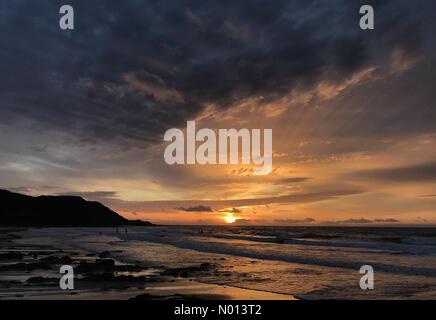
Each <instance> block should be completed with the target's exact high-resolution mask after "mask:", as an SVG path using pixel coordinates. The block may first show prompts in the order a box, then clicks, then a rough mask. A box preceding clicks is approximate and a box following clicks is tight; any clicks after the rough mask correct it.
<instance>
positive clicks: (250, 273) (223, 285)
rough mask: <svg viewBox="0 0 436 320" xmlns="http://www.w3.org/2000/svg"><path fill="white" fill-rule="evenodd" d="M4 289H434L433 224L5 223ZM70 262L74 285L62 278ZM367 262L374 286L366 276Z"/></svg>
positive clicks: (78, 294) (365, 293)
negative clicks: (364, 283) (367, 285)
mask: <svg viewBox="0 0 436 320" xmlns="http://www.w3.org/2000/svg"><path fill="white" fill-rule="evenodd" d="M0 243H1V249H0V299H38V300H45V299H80V300H82V299H83V300H86V299H97V300H103V299H111V300H113V299H115V300H118V299H123V300H124V299H147V300H153V299H156V300H160V299H171V300H173V299H177V300H179V299H180V300H184V299H224V300H227V299H229V300H232V299H238V300H293V299H418V300H421V299H434V298H435V297H436V242H435V230H434V229H431V228H426V229H425V228H334V227H326V228H321V227H319V228H318V227H311V228H303V227H300V228H299V227H218V226H217V227H189V226H187V227H171V226H159V227H128V228H126V229H124V228H119V229H118V230H117V229H116V228H38V229H36V228H34V229H1V232H0ZM61 265H71V266H73V268H74V279H75V281H74V285H75V288H74V290H62V289H60V287H59V279H60V278H61V276H62V275H61V274H60V273H59V268H60V266H61ZM362 265H371V266H372V267H373V268H374V272H375V277H374V278H375V280H374V281H375V288H374V290H362V289H361V288H360V286H359V280H360V278H361V276H362V275H361V274H360V273H359V270H360V267H361V266H362Z"/></svg>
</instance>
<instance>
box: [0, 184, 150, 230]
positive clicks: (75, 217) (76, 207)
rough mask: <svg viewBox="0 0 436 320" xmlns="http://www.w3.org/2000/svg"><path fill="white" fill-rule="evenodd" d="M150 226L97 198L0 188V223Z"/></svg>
mask: <svg viewBox="0 0 436 320" xmlns="http://www.w3.org/2000/svg"><path fill="white" fill-rule="evenodd" d="M126 225H137V226H150V225H152V224H151V223H150V222H147V221H141V220H127V219H125V218H123V217H122V216H120V215H119V214H118V213H116V212H115V211H112V210H111V209H109V208H107V207H105V206H104V205H102V204H101V203H99V202H94V201H87V200H85V199H83V198H81V197H76V196H39V197H32V196H27V195H23V194H19V193H13V192H10V191H7V190H0V226H14V227H17V226H20V227H114V226H126Z"/></svg>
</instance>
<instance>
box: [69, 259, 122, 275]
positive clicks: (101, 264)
mask: <svg viewBox="0 0 436 320" xmlns="http://www.w3.org/2000/svg"><path fill="white" fill-rule="evenodd" d="M114 268H115V261H114V260H112V259H97V260H96V261H95V262H94V263H92V262H85V261H82V262H80V264H79V265H78V266H77V267H76V268H75V269H74V271H76V272H77V273H90V272H97V271H100V272H104V271H113V270H114Z"/></svg>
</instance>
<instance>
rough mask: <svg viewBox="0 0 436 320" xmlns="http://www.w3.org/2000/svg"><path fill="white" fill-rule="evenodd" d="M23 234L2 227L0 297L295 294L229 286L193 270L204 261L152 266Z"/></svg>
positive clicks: (254, 296)
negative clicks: (70, 272)
mask: <svg viewBox="0 0 436 320" xmlns="http://www.w3.org/2000/svg"><path fill="white" fill-rule="evenodd" d="M49 243H50V244H49V245H48V244H47V242H44V243H38V240H37V239H35V240H34V239H29V238H26V231H25V230H23V229H0V299H26V300H28V299H36V300H128V299H137V300H186V299H223V300H293V299H295V298H294V297H292V296H290V295H285V294H277V293H271V292H265V291H259V290H248V289H242V288H237V287H232V286H227V285H226V286H224V285H215V284H205V283H201V282H198V281H196V280H195V274H196V272H209V270H212V269H213V265H211V264H209V263H203V264H201V265H193V266H190V267H187V268H181V269H180V268H179V269H167V268H164V267H161V268H150V267H145V266H143V265H141V264H139V263H138V264H127V263H123V262H121V261H118V260H116V259H114V258H113V257H112V252H110V251H104V252H99V253H94V252H88V251H84V250H83V249H81V248H80V249H79V248H71V247H68V246H63V245H62V243H60V242H56V241H51V242H49ZM61 265H71V266H73V267H74V272H75V280H74V290H62V289H61V288H60V286H59V280H60V278H61V276H62V274H60V273H59V269H60V266H61Z"/></svg>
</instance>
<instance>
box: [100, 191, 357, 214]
mask: <svg viewBox="0 0 436 320" xmlns="http://www.w3.org/2000/svg"><path fill="white" fill-rule="evenodd" d="M361 193H363V191H361V190H356V189H348V190H332V191H324V192H314V193H301V194H291V195H284V196H277V197H264V198H251V199H234V200H202V201H201V202H202V203H203V204H202V205H201V206H198V205H196V204H195V202H197V203H198V202H200V201H199V200H180V201H178V200H174V201H124V200H118V199H111V200H108V201H106V202H105V203H106V204H107V205H109V206H110V207H113V208H116V209H117V210H123V211H141V210H163V209H171V208H176V209H177V210H183V211H187V209H190V208H194V209H195V208H198V207H200V208H202V209H206V211H207V212H208V211H209V209H210V210H212V209H211V207H216V206H220V207H243V206H260V205H269V204H280V203H311V202H318V201H326V200H332V199H336V198H338V197H345V196H352V195H357V194H361ZM191 211H192V210H191Z"/></svg>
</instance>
